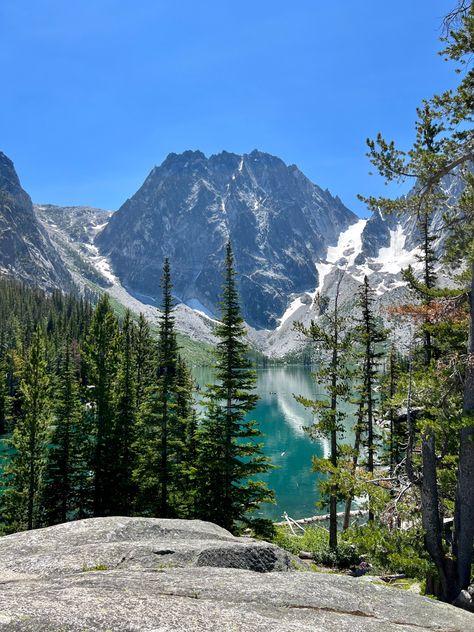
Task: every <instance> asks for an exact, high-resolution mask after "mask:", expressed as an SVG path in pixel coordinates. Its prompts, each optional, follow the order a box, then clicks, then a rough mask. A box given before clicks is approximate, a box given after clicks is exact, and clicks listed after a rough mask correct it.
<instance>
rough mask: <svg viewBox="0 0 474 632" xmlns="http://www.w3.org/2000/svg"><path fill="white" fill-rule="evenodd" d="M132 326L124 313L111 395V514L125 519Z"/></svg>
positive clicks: (131, 436)
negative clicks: (112, 474) (113, 394)
mask: <svg viewBox="0 0 474 632" xmlns="http://www.w3.org/2000/svg"><path fill="white" fill-rule="evenodd" d="M133 347H134V325H133V321H132V314H131V312H130V310H127V312H126V314H125V318H124V321H123V324H122V331H121V335H120V345H119V357H118V372H117V379H116V386H115V389H116V395H115V424H114V429H113V438H112V458H113V472H114V477H115V484H114V496H113V501H112V512H113V513H114V514H117V515H125V516H127V515H129V514H130V513H131V509H132V502H133V495H134V494H133V485H132V470H133V450H132V446H133V443H134V440H135V423H136V406H135V396H136V385H135V366H134V354H133Z"/></svg>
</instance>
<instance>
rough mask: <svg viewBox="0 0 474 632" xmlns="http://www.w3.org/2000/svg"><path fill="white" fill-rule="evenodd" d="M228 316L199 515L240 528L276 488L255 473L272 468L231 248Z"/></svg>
mask: <svg viewBox="0 0 474 632" xmlns="http://www.w3.org/2000/svg"><path fill="white" fill-rule="evenodd" d="M221 306H222V316H221V320H220V323H219V325H218V326H217V327H216V331H215V333H216V335H217V337H218V339H219V341H218V343H217V347H216V366H215V370H216V380H217V381H216V383H215V384H213V385H211V386H208V387H207V392H206V394H205V398H204V405H205V413H204V418H203V419H202V421H201V424H200V426H199V429H198V455H197V482H198V485H197V494H196V510H197V515H198V517H200V518H201V519H203V520H210V521H211V522H215V523H217V524H219V525H221V526H223V527H224V528H226V529H230V530H232V529H234V528H235V525H236V523H237V522H238V521H242V520H245V519H246V515H247V513H248V512H251V511H254V510H256V509H257V508H258V507H259V505H260V504H261V503H262V502H268V501H271V500H272V498H273V494H272V492H271V491H270V490H269V489H268V488H267V486H266V484H265V483H264V482H262V481H260V480H255V478H254V477H255V475H258V474H262V473H265V472H267V471H268V469H269V468H270V467H271V465H270V463H269V459H268V458H267V457H265V456H264V455H263V454H262V444H260V443H255V441H254V440H255V438H256V437H260V436H261V433H260V430H259V429H258V426H257V423H256V422H255V421H248V420H247V415H248V414H249V413H250V412H251V411H252V410H253V409H254V407H255V403H256V401H257V395H256V394H255V393H254V390H253V389H254V386H255V382H256V375H255V371H254V370H253V368H252V366H251V363H250V361H249V360H248V357H247V351H248V347H247V344H246V342H245V335H246V331H245V327H244V323H243V319H242V317H241V315H240V307H239V297H238V292H237V287H236V280H235V270H234V256H233V253H232V247H231V245H230V243H228V244H227V246H226V258H225V273H224V286H223V298H222V302H221Z"/></svg>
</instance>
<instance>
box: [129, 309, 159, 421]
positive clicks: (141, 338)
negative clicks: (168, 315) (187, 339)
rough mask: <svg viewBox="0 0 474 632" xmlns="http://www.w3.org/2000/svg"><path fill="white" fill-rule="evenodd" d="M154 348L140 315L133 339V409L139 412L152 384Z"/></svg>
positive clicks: (148, 329) (148, 331)
mask: <svg viewBox="0 0 474 632" xmlns="http://www.w3.org/2000/svg"><path fill="white" fill-rule="evenodd" d="M154 355H155V346H154V343H153V341H152V337H151V332H150V326H149V324H148V322H147V320H146V318H145V316H144V315H143V314H142V313H140V315H139V317H138V322H137V326H136V330H135V337H134V364H135V376H134V381H135V409H136V412H138V411H139V410H140V407H141V405H142V403H143V399H144V396H145V391H146V389H147V388H148V387H149V386H151V384H152V382H153V363H154V362H155V361H156V358H155V357H154Z"/></svg>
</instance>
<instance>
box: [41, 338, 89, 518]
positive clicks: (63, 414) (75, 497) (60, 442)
mask: <svg viewBox="0 0 474 632" xmlns="http://www.w3.org/2000/svg"><path fill="white" fill-rule="evenodd" d="M53 406H54V409H53V413H54V425H53V430H52V433H51V441H50V445H49V449H48V456H47V465H46V471H45V477H44V478H45V483H44V490H43V511H44V520H45V522H46V524H48V525H50V524H56V523H60V522H66V520H71V519H74V518H77V517H78V516H81V517H82V516H84V515H87V503H86V499H85V497H84V482H85V481H84V476H85V475H86V473H87V472H88V463H87V461H86V459H85V455H86V454H87V455H88V450H87V448H88V447H90V446H89V445H88V444H89V442H90V439H89V436H88V428H87V427H86V426H85V415H84V411H83V406H82V403H81V400H80V396H79V382H78V376H77V369H76V367H75V366H74V362H73V358H72V350H71V343H70V341H69V340H68V339H67V340H66V342H65V344H64V347H63V352H62V359H61V363H60V371H59V376H58V378H57V388H56V389H55V398H54V404H53ZM89 478H90V477H89ZM89 492H90V485H89Z"/></svg>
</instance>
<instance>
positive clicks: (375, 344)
mask: <svg viewBox="0 0 474 632" xmlns="http://www.w3.org/2000/svg"><path fill="white" fill-rule="evenodd" d="M373 303H374V290H373V289H372V288H371V287H370V285H369V280H368V278H367V276H365V277H364V283H363V284H362V286H361V288H360V290H359V293H358V300H357V304H358V306H359V308H360V309H361V318H360V321H359V324H358V325H357V326H356V327H355V328H354V331H353V337H354V339H355V341H357V342H358V344H359V346H360V348H361V349H360V356H361V357H360V359H361V384H362V393H361V400H362V402H363V409H362V411H363V414H362V419H365V431H366V437H367V439H366V442H365V445H366V447H367V470H368V472H369V473H370V474H373V473H374V467H375V456H376V451H377V448H376V446H377V439H378V437H377V434H376V432H375V416H376V412H377V411H376V399H375V389H376V387H380V379H379V378H380V372H379V363H380V360H381V358H382V356H383V355H384V349H383V348H381V347H380V345H381V344H382V343H384V342H385V341H386V339H387V335H386V332H385V330H384V329H383V327H382V326H381V325H380V324H379V323H378V321H377V318H376V316H375V314H374V310H373ZM373 519H374V514H373V511H372V510H371V509H369V520H373Z"/></svg>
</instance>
